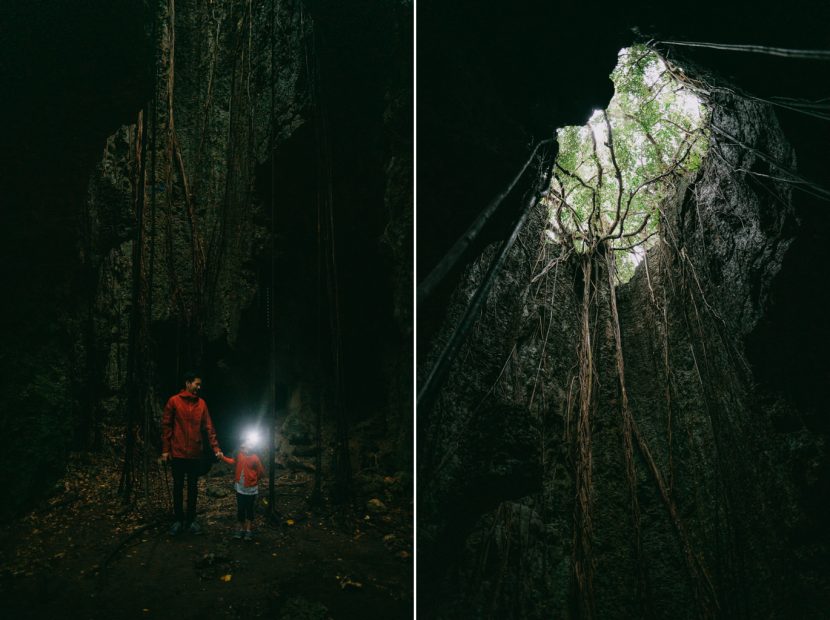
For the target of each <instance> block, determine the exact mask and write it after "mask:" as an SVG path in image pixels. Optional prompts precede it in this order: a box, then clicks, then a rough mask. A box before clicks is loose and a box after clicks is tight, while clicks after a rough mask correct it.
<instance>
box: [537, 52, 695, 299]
mask: <svg viewBox="0 0 830 620" xmlns="http://www.w3.org/2000/svg"><path fill="white" fill-rule="evenodd" d="M618 58H619V60H618V62H617V66H616V67H615V69H614V71H613V72H612V73H611V76H610V77H611V81H612V82H613V83H614V96H613V97H612V98H611V101H610V103H609V104H608V107H607V108H606V109H605V110H596V111H594V112H593V113H592V114H591V117H590V119H589V120H588V123H587V124H586V125H583V126H581V127H580V126H567V127H562V128H561V129H558V130H557V132H556V135H557V141H558V142H559V154H558V156H557V158H556V160H555V162H554V167H553V173H552V174H551V183H550V188H549V191H548V192H546V195H545V197H544V198H543V200H544V204H545V206H546V207H547V208H548V212H549V227H548V230H547V235H548V237H549V239H550V241H551V242H552V243H558V244H561V245H563V246H564V247H565V251H573V252H577V253H580V254H585V253H593V252H597V251H612V252H613V254H614V259H615V260H614V264H615V265H616V277H617V281H618V283H619V284H624V283H626V282H628V281H629V280H630V279H631V277H632V276H633V275H634V271H635V269H636V267H637V265H638V264H639V263H640V261H641V260H642V259H643V257H644V256H645V254H646V252H647V251H648V249H649V248H650V247H652V246H653V245H654V244H655V243H656V241H657V240H658V239H659V238H660V235H661V231H662V227H661V222H663V221H664V220H665V205H666V203H667V199H669V198H670V197H671V196H673V195H674V194H675V192H676V190H677V188H678V184H679V183H680V182H681V181H682V180H683V179H688V178H689V177H690V176H691V175H692V174H694V173H695V172H696V171H697V170H698V169H699V168H700V165H701V163H702V161H703V158H704V156H705V154H706V151H707V149H708V145H709V135H708V124H709V117H710V111H709V109H708V107H707V106H706V104H705V103H704V101H703V100H702V99H701V98H700V97H699V96H698V95H697V94H696V93H695V90H694V87H693V86H692V83H691V81H690V80H689V78H688V77H687V76H686V75H685V73H684V71H683V69H682V68H680V67H678V66H676V65H674V64H672V63H671V62H670V61H669V60H667V59H665V58H663V57H662V56H661V55H660V54H658V53H657V52H656V51H655V50H653V49H651V48H649V47H647V46H645V45H635V46H632V47H627V48H623V49H622V50H620V52H619V56H618Z"/></svg>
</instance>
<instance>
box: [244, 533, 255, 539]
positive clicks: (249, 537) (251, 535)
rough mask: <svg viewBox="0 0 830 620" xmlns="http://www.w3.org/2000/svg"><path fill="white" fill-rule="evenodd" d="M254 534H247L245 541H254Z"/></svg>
mask: <svg viewBox="0 0 830 620" xmlns="http://www.w3.org/2000/svg"><path fill="white" fill-rule="evenodd" d="M253 539H254V533H253V532H245V540H253Z"/></svg>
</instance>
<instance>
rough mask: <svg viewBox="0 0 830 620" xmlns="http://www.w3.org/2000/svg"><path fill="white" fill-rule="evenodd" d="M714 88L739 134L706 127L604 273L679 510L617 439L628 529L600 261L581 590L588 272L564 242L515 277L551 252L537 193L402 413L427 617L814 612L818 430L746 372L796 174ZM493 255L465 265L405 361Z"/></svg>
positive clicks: (743, 108) (783, 244)
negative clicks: (637, 262) (435, 376)
mask: <svg viewBox="0 0 830 620" xmlns="http://www.w3.org/2000/svg"><path fill="white" fill-rule="evenodd" d="M707 79H709V78H708V77H707ZM712 83H714V84H717V82H716V81H714V78H712ZM708 85H711V84H708ZM711 101H712V106H713V110H714V112H713V122H714V123H715V124H716V125H717V126H718V127H720V128H721V129H723V130H724V131H727V132H728V133H729V134H730V135H731V136H732V137H733V138H734V139H736V140H737V141H739V142H740V143H743V145H745V146H748V147H750V148H749V149H747V148H744V147H741V146H738V145H736V144H735V141H734V140H730V139H726V138H724V137H723V136H720V137H719V136H718V135H717V134H715V133H713V134H712V135H713V142H712V147H711V150H710V152H709V155H708V156H707V158H706V160H705V163H704V166H703V168H702V169H701V171H699V173H698V174H697V176H696V178H695V179H693V180H692V181H691V182H689V183H684V184H682V185H681V186H680V187H679V191H678V194H677V196H676V197H675V198H674V199H673V200H672V201H671V203H670V204H667V205H666V206H665V208H666V210H667V214H668V218H667V220H666V221H664V222H663V224H662V230H661V233H662V238H663V240H664V241H663V242H661V244H660V245H658V246H657V247H655V248H654V249H653V250H651V251H650V252H649V255H648V261H647V264H648V272H647V271H646V265H645V264H643V265H641V266H640V267H639V268H638V271H637V273H636V275H635V277H634V279H633V280H632V281H631V282H630V283H629V284H627V285H624V286H622V287H621V288H620V289H619V291H618V305H619V314H620V322H621V326H622V343H623V346H622V348H623V354H624V360H625V372H626V386H627V390H628V395H629V400H630V403H631V410H632V414H633V417H634V420H635V421H636V424H637V427H638V429H639V434H640V436H641V437H642V439H643V441H644V445H645V446H647V448H648V450H649V453H650V454H651V455H652V457H653V459H654V462H655V464H656V467H657V471H658V472H659V475H660V476H661V479H662V481H663V488H664V489H665V490H666V492H667V494H668V497H670V498H671V502H673V504H674V509H675V510H676V513H677V515H678V519H674V518H673V517H672V515H671V512H670V511H669V507H668V505H667V502H666V501H665V500H664V499H663V497H662V496H661V493H660V491H659V486H658V483H657V482H656V480H655V476H654V474H653V473H652V472H651V471H650V469H649V467H648V464H647V461H646V460H645V459H644V456H643V453H642V451H641V450H638V449H637V447H636V444H635V450H634V455H633V457H634V464H635V469H636V472H637V475H636V480H637V493H636V496H637V514H638V515H639V517H638V518H637V520H636V523H638V524H639V525H635V517H634V516H633V515H634V510H635V509H634V508H633V507H632V500H631V493H630V492H629V490H628V489H629V487H628V482H627V478H626V459H625V447H624V445H625V444H624V441H623V432H624V431H623V428H624V427H623V424H622V418H621V414H620V393H619V384H618V380H617V372H616V367H615V361H614V340H613V332H612V327H611V323H610V310H609V297H608V294H609V293H608V286H607V280H606V279H605V278H606V277H607V276H606V275H604V272H603V269H602V268H601V267H599V268H598V273H597V276H598V281H600V282H605V286H604V288H603V287H602V286H600V287H599V289H598V291H597V292H596V300H595V301H594V302H593V304H592V306H591V308H592V310H591V321H592V330H593V337H594V349H593V350H594V359H595V367H596V372H597V373H598V381H597V384H596V386H595V389H596V400H595V403H594V405H593V409H592V413H591V419H592V424H591V453H592V473H593V480H592V482H593V484H592V492H591V501H592V510H591V518H592V532H591V535H590V541H591V553H590V562H591V566H592V573H593V580H592V584H593V587H592V595H591V596H590V597H589V598H590V600H591V601H592V602H591V604H592V608H591V609H587V608H586V606H585V604H584V599H583V597H582V596H581V595H580V594H579V591H578V588H577V586H576V585H575V581H574V572H573V571H574V564H573V561H574V557H575V556H574V548H575V544H576V540H577V537H578V532H577V531H576V524H577V523H578V521H576V520H575V515H576V506H575V500H574V498H575V496H576V491H577V489H576V480H575V475H574V468H575V459H576V456H575V449H576V448H575V444H574V441H575V430H574V427H575V419H576V415H577V409H578V406H577V404H576V403H577V402H578V391H579V379H578V372H577V357H576V352H577V349H578V342H577V341H578V338H579V329H578V324H577V320H578V312H579V302H580V300H581V290H582V288H581V287H582V286H584V282H582V275H581V268H580V267H579V263H578V261H576V260H574V259H573V258H572V259H570V260H569V261H567V262H561V263H559V264H558V266H556V267H554V268H552V269H550V270H549V271H548V272H547V273H546V274H545V275H543V276H541V277H540V278H538V279H537V280H536V281H535V282H534V281H533V279H534V278H536V276H539V275H540V274H541V273H542V271H543V267H544V266H545V265H548V264H549V261H550V260H551V259H552V258H554V257H556V256H557V254H558V252H559V251H560V250H558V248H557V246H555V245H553V244H551V243H550V241H549V240H548V239H547V237H546V236H545V235H544V233H543V230H544V219H545V214H544V213H543V212H541V210H540V212H537V213H534V214H533V215H532V218H531V221H530V222H529V223H528V224H527V225H526V227H525V229H524V230H523V232H522V234H521V237H520V241H521V242H520V243H517V244H516V246H514V248H513V249H512V250H511V254H510V256H509V258H508V261H507V263H506V265H505V268H504V270H503V272H502V275H501V276H500V279H499V280H498V281H497V284H496V285H495V287H494V289H493V291H492V292H491V294H490V296H489V298H488V300H487V303H486V305H485V307H484V309H483V310H482V312H481V314H480V316H479V317H478V319H477V322H476V324H475V326H474V328H473V330H472V331H471V334H470V336H469V337H468V341H467V343H466V344H465V345H464V347H463V348H462V350H461V352H460V353H459V355H458V357H457V358H456V361H455V364H454V366H453V368H452V369H451V371H450V374H449V378H448V379H447V382H446V384H445V386H444V388H443V390H442V392H441V393H440V395H439V397H438V399H437V401H436V404H435V406H434V407H433V408H431V409H430V410H422V411H421V412H420V415H419V418H420V419H421V420H424V422H423V423H424V427H423V428H424V430H423V431H419V432H420V433H423V434H422V435H421V436H422V437H424V438H425V439H424V442H423V444H419V445H422V446H423V449H422V451H421V452H419V488H420V490H421V494H420V495H419V502H420V504H419V520H420V523H419V547H418V549H419V553H420V556H419V558H420V561H419V579H420V580H421V581H420V583H422V584H424V586H423V587H424V589H426V590H427V591H429V592H431V593H432V592H439V593H440V594H439V595H438V596H433V595H432V594H431V595H430V597H425V598H422V599H421V600H420V602H419V604H420V605H424V606H425V607H426V609H427V610H428V611H427V615H430V616H431V617H445V618H453V617H458V618H462V617H465V618H466V617H505V618H510V617H515V618H536V617H539V618H541V617H572V616H573V615H577V616H580V617H582V616H590V615H592V614H593V615H594V616H596V617H602V618H629V617H672V618H681V617H682V618H685V617H689V618H693V617H701V616H703V617H706V616H716V617H745V618H753V617H760V616H764V617H790V616H791V615H795V616H797V617H819V616H820V614H821V610H822V609H824V608H825V607H826V604H827V600H828V584H827V580H826V575H827V570H828V564H827V553H826V549H827V546H826V545H827V540H826V535H825V534H823V533H821V532H820V531H819V530H818V529H817V525H816V524H817V522H818V521H817V519H818V515H819V513H820V510H821V509H820V508H819V506H820V505H821V501H820V500H819V499H817V497H816V496H815V494H823V493H824V489H825V487H826V478H825V477H823V476H822V474H821V473H820V472H821V471H823V470H824V467H825V465H824V464H825V463H826V458H827V456H826V449H825V441H824V438H823V436H822V435H821V434H819V433H815V432H813V431H812V430H811V429H810V428H809V426H806V425H805V424H803V423H802V422H800V421H799V420H800V414H799V413H798V409H797V406H796V403H794V402H793V401H792V399H788V398H786V395H785V394H783V393H782V392H781V391H780V390H778V389H776V387H775V386H774V385H770V384H768V383H766V382H764V381H763V379H762V377H761V376H759V374H758V372H757V366H758V363H759V360H758V359H757V358H755V357H753V354H752V353H753V352H752V347H751V346H748V345H751V343H752V342H753V341H754V340H755V339H756V338H757V334H758V332H759V331H762V330H764V329H765V325H766V320H767V319H766V317H768V316H769V314H770V312H771V308H772V307H773V306H774V304H775V301H774V293H773V292H774V289H775V287H776V286H777V282H778V281H779V280H780V279H781V277H782V274H785V269H784V265H785V263H786V261H787V258H788V251H789V250H790V249H791V248H792V247H793V244H794V240H795V239H797V238H798V235H799V233H800V231H801V227H800V224H799V217H798V212H797V209H796V207H795V204H794V197H793V187H792V185H791V184H788V183H786V182H781V181H780V168H777V167H776V165H773V164H770V160H772V161H775V162H778V166H784V167H786V168H788V169H791V168H792V167H793V166H794V165H795V155H794V151H793V149H792V147H791V146H790V145H789V144H788V141H787V140H786V138H785V137H784V134H783V132H782V130H781V127H780V125H779V122H778V119H777V118H776V115H775V114H774V112H773V111H772V108H771V107H770V106H766V105H762V104H759V103H758V102H755V101H751V100H749V99H747V98H745V97H742V96H738V95H734V94H732V93H727V92H720V93H717V94H713V95H712V100H711ZM751 149H757V152H756V151H753V150H751ZM759 153H760V154H759ZM776 170H777V171H778V172H776ZM771 176H775V177H778V178H779V180H778V181H775V180H773V179H771V178H770V177H771ZM491 254H492V249H490V250H487V251H486V252H485V253H483V254H482V255H481V257H479V258H478V259H477V260H476V261H475V262H474V263H473V264H472V265H471V266H470V267H469V268H468V269H467V271H466V274H465V275H464V277H463V278H462V280H461V284H460V286H459V287H458V289H457V290H456V292H455V293H454V295H453V298H452V302H451V303H450V305H449V309H448V312H447V316H448V320H447V321H446V322H445V323H444V325H443V327H442V328H441V330H440V331H439V333H438V336H437V338H436V340H435V342H434V343H433V349H432V352H431V354H430V356H429V357H427V359H426V360H424V363H423V364H422V368H421V372H424V369H427V368H429V367H430V365H431V364H432V363H433V360H434V359H435V354H436V352H437V350H438V348H439V347H440V345H441V343H442V342H443V341H445V339H446V338H447V337H448V335H449V333H450V332H451V330H452V329H453V327H454V325H455V324H456V323H457V321H458V317H459V316H460V312H461V311H462V310H463V308H464V307H465V306H466V304H467V303H468V301H469V299H470V297H471V296H472V291H473V290H474V288H475V287H476V286H477V285H478V283H479V282H480V281H481V278H482V274H483V273H484V271H486V268H487V265H488V264H489V261H490V258H491ZM419 422H420V420H419ZM638 531H639V540H640V541H641V544H640V547H639V550H638V547H637V545H636V543H635V541H636V540H637V539H638V537H637V532H638ZM805 531H807V532H809V534H808V535H804V534H803V532H805ZM681 532H682V533H681ZM687 549H688V550H690V551H687ZM710 584H711V585H710Z"/></svg>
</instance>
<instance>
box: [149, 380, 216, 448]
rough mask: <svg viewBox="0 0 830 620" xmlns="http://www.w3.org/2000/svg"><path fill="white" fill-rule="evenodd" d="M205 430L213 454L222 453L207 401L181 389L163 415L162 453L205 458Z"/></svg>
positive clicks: (170, 401)
mask: <svg viewBox="0 0 830 620" xmlns="http://www.w3.org/2000/svg"><path fill="white" fill-rule="evenodd" d="M202 429H204V430H205V431H207V436H208V440H209V441H210V445H211V447H212V448H213V452H214V454H215V453H216V452H220V449H219V442H218V441H216V431H214V430H213V422H211V420H210V413H208V408H207V405H206V404H205V401H203V400H202V399H201V398H199V397H198V396H194V395H193V394H191V393H190V392H188V391H187V390H182V391H181V392H179V393H178V394H176V395H175V396H171V397H170V400H168V401H167V405H165V407H164V415H162V417H161V451H162V452H169V453H170V456H172V457H173V458H174V459H200V458H202V456H203V451H202Z"/></svg>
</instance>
